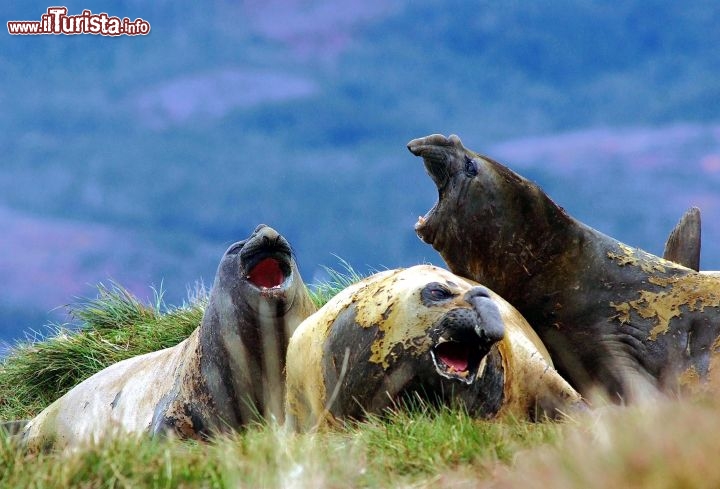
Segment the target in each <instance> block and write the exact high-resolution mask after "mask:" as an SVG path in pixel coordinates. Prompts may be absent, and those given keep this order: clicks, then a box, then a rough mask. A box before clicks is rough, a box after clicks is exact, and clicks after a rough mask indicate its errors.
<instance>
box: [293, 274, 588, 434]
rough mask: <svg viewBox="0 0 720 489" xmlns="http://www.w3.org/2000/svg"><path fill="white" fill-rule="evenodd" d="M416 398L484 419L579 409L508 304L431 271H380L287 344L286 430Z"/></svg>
mask: <svg viewBox="0 0 720 489" xmlns="http://www.w3.org/2000/svg"><path fill="white" fill-rule="evenodd" d="M449 365H454V366H455V367H456V368H454V369H453V368H450V367H449ZM418 396H419V397H420V398H422V399H425V400H426V401H428V402H430V403H439V404H452V405H455V404H460V405H462V406H463V407H465V408H466V409H467V411H468V412H469V413H470V414H472V415H474V416H477V417H481V418H494V417H498V416H504V415H513V416H515V417H519V418H528V417H529V418H531V419H539V418H544V417H557V416H559V415H560V413H568V412H570V411H574V410H577V409H582V408H584V401H582V399H581V397H580V395H579V394H578V393H577V392H576V391H575V390H574V389H572V388H571V387H570V385H569V384H568V383H567V382H566V381H565V380H564V379H563V378H561V377H560V376H559V375H558V374H557V372H556V371H555V370H554V368H553V367H552V362H551V361H550V357H549V354H548V353H547V351H546V350H545V348H544V346H543V345H542V343H541V342H540V340H539V338H538V337H537V335H536V334H535V333H534V332H533V331H532V329H531V328H530V327H529V325H528V324H527V323H526V322H525V320H524V319H523V317H522V316H521V315H520V314H519V313H518V312H517V311H516V310H515V309H514V308H513V307H512V306H511V305H510V304H508V303H507V302H505V301H504V300H503V299H502V298H500V297H499V296H498V295H496V294H495V293H493V292H491V291H490V290H489V289H487V288H486V287H483V286H481V285H479V284H477V283H474V282H472V281H469V280H466V279H463V278H461V277H458V276H456V275H454V274H452V273H450V272H448V271H447V270H444V269H441V268H437V267H434V266H430V265H418V266H415V267H412V268H408V269H399V270H389V271H385V272H381V273H378V274H376V275H373V276H371V277H368V278H366V279H365V280H362V281H360V282H358V283H357V284H354V285H352V286H350V287H348V288H347V289H345V290H344V291H342V292H341V293H339V294H338V295H337V296H335V297H334V298H333V299H331V300H330V301H329V302H328V303H327V304H326V305H325V306H324V307H323V308H321V309H320V310H319V311H318V312H317V313H315V314H313V315H312V316H310V317H309V318H308V319H306V320H305V321H303V323H302V324H301V325H300V326H299V327H298V329H297V331H296V332H295V334H294V335H293V337H292V338H291V340H290V345H289V346H288V358H287V398H286V400H287V405H286V412H287V420H288V424H289V426H290V427H291V428H294V429H296V430H300V431H305V430H311V429H313V428H315V427H322V426H327V425H330V424H333V423H334V422H335V420H340V419H343V418H353V419H362V418H363V417H364V415H365V414H367V413H380V412H381V411H382V410H383V409H385V408H387V407H389V406H393V405H395V404H396V403H397V402H398V401H401V400H402V399H411V398H417V397H418Z"/></svg>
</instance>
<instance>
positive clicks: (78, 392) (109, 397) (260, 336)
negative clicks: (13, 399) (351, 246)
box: [22, 225, 316, 449]
mask: <svg viewBox="0 0 720 489" xmlns="http://www.w3.org/2000/svg"><path fill="white" fill-rule="evenodd" d="M315 309H316V308H315V306H314V305H313V303H312V301H311V299H310V296H309V295H308V291H307V289H306V287H305V284H304V283H303V281H302V278H301V277H300V273H299V272H298V269H297V265H296V263H295V259H294V257H293V254H292V251H291V248H290V244H289V243H288V242H287V240H286V239H285V238H284V237H282V236H281V235H280V234H278V232H277V231H275V230H274V229H272V228H270V227H268V226H265V225H260V226H258V227H257V229H255V231H254V232H253V234H252V235H251V236H250V237H249V238H248V239H246V240H244V241H240V242H238V243H235V244H233V245H232V246H230V248H229V249H228V250H227V251H226V252H225V254H224V255H223V257H222V260H221V261H220V265H219V267H218V271H217V274H216V276H215V282H214V284H213V287H212V290H211V292H210V298H209V302H208V304H207V306H206V309H205V311H204V314H203V318H202V322H201V324H200V326H199V327H198V328H197V329H196V330H195V331H194V332H193V333H192V334H191V335H190V337H188V338H187V339H186V340H184V341H182V342H181V343H179V344H178V345H176V346H174V347H172V348H167V349H165V350H161V351H157V352H153V353H148V354H145V355H140V356H137V357H133V358H130V359H127V360H124V361H122V362H119V363H116V364H114V365H111V366H109V367H107V368H106V369H104V370H102V371H100V372H98V373H97V374H95V375H93V376H92V377H90V378H88V379H86V380H85V381H83V382H81V383H80V384H78V385H77V386H75V387H74V388H73V389H71V390H70V391H69V392H68V393H66V394H65V395H64V396H62V397H61V398H60V399H58V400H57V401H55V402H54V403H53V404H51V405H50V406H48V407H47V408H46V409H45V410H44V411H42V412H41V413H40V414H39V415H38V416H37V417H35V418H34V419H32V420H31V421H30V422H29V423H28V425H27V426H26V427H25V429H24V432H23V435H22V438H23V441H24V443H25V444H26V445H27V446H28V447H29V448H30V449H44V448H49V447H52V446H58V447H63V446H70V447H73V446H78V445H80V444H83V443H87V442H93V441H96V440H98V439H100V438H102V437H104V436H106V435H109V434H117V433H150V434H171V435H177V436H179V437H182V438H195V439H204V438H206V437H208V436H210V435H212V434H213V433H214V432H216V431H227V430H231V429H234V428H238V427H241V426H243V425H246V424H247V423H249V422H251V421H255V420H258V419H260V418H261V417H263V416H275V417H276V418H278V420H282V416H283V412H282V410H283V406H284V401H283V397H284V379H283V369H284V367H285V353H286V349H287V342H288V340H289V338H290V336H291V335H292V333H293V331H294V330H295V328H296V327H297V326H298V325H299V324H300V322H301V321H302V320H303V319H305V318H306V317H308V316H309V315H310V314H312V313H313V312H314V311H315Z"/></svg>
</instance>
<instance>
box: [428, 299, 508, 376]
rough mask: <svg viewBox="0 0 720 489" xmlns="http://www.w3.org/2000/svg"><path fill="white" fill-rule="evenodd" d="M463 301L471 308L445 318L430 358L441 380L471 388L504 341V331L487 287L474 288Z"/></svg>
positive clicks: (462, 308) (447, 315)
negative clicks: (487, 359)
mask: <svg viewBox="0 0 720 489" xmlns="http://www.w3.org/2000/svg"><path fill="white" fill-rule="evenodd" d="M464 299H465V301H466V302H467V303H468V304H469V305H470V306H471V307H469V308H467V307H460V308H456V309H453V310H451V311H450V312H448V313H447V314H446V315H445V317H444V318H443V319H442V321H441V323H440V327H439V328H438V330H437V332H436V335H434V336H436V339H435V341H434V343H435V345H434V346H433V347H432V349H431V350H430V354H431V357H432V360H433V363H434V364H435V369H436V371H437V372H438V373H439V374H440V375H441V376H443V377H445V378H448V379H455V380H460V381H462V382H464V383H466V384H471V383H472V382H473V381H474V380H475V379H476V378H477V377H478V375H479V374H480V373H481V370H482V365H483V360H484V358H485V357H486V355H487V354H488V353H489V352H490V349H491V348H492V346H493V345H494V344H495V343H497V342H498V341H500V340H502V339H503V337H504V334H505V328H504V325H503V322H502V319H501V318H500V311H499V310H498V308H497V306H496V305H495V303H494V302H493V301H492V299H491V298H490V294H489V292H488V290H487V289H486V288H485V287H474V288H472V289H471V290H470V291H468V292H467V293H466V294H465V297H464Z"/></svg>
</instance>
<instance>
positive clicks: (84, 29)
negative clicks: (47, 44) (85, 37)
mask: <svg viewBox="0 0 720 489" xmlns="http://www.w3.org/2000/svg"><path fill="white" fill-rule="evenodd" d="M67 12H68V10H67V7H50V8H48V9H47V13H45V14H42V17H41V18H40V20H39V21H37V20H11V21H8V23H7V26H8V32H9V33H10V34H13V35H18V36H29V35H38V34H95V35H100V36H123V35H126V36H143V35H146V34H148V33H150V23H149V22H147V21H145V20H143V19H141V18H137V19H135V20H133V21H131V20H130V19H128V18H127V17H125V18H123V19H121V18H120V17H110V16H108V14H106V13H105V12H103V13H101V14H94V13H92V12H91V11H89V10H83V12H82V14H80V15H68V14H67Z"/></svg>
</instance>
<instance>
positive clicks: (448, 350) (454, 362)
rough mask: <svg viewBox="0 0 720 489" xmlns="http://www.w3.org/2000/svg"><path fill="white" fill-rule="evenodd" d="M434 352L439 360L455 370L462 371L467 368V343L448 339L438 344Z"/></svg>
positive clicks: (468, 354) (468, 356)
mask: <svg viewBox="0 0 720 489" xmlns="http://www.w3.org/2000/svg"><path fill="white" fill-rule="evenodd" d="M435 354H436V355H437V356H438V358H439V359H440V361H442V362H443V363H444V364H445V365H447V366H448V367H449V368H450V369H452V370H454V371H456V372H464V371H465V370H467V368H468V364H469V358H470V349H469V347H468V346H467V345H463V344H461V343H458V342H455V341H448V342H447V343H441V344H440V345H438V346H437V348H436V349H435Z"/></svg>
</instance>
